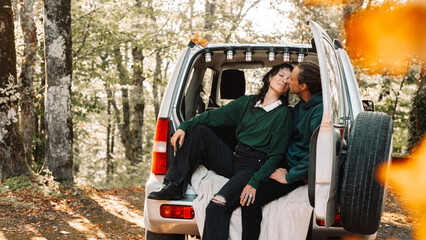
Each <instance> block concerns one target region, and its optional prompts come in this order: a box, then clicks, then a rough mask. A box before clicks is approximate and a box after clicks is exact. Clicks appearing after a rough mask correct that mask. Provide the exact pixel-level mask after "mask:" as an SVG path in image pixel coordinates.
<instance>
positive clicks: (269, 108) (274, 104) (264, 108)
mask: <svg viewBox="0 0 426 240" xmlns="http://www.w3.org/2000/svg"><path fill="white" fill-rule="evenodd" d="M260 103H261V102H260V100H259V101H257V102H256V104H255V105H254V107H260V108H263V110H265V111H267V112H270V111H272V110H274V109H275V108H277V107H279V106H281V104H283V103H282V102H281V100H279V99H278V100H277V101H276V102H274V103H271V104H269V105H268V106H266V107H262V105H261V104H260Z"/></svg>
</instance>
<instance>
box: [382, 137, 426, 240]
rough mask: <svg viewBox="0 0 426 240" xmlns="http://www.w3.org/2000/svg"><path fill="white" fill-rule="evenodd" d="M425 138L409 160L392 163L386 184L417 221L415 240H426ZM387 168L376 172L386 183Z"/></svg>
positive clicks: (383, 167) (384, 167)
mask: <svg viewBox="0 0 426 240" xmlns="http://www.w3.org/2000/svg"><path fill="white" fill-rule="evenodd" d="M425 159H426V137H425V138H423V141H422V143H421V144H420V145H419V146H418V147H417V148H416V149H415V150H414V152H412V153H411V155H410V158H409V159H407V160H404V161H402V162H398V163H396V162H394V163H392V165H391V166H390V167H389V173H388V179H387V180H388V182H389V184H390V185H391V186H393V187H394V188H395V189H396V191H395V194H396V195H398V196H399V197H402V198H404V199H406V200H407V201H406V202H407V206H405V207H406V208H407V209H410V210H412V211H410V212H411V213H412V214H413V215H414V217H415V218H416V219H417V220H418V221H419V223H420V224H419V225H415V226H414V227H415V231H414V232H415V234H416V235H417V236H416V239H426V194H424V193H425V192H426V185H425V183H426V161H425ZM386 172H387V166H381V167H380V168H379V171H378V178H379V180H380V181H381V182H382V183H384V182H386Z"/></svg>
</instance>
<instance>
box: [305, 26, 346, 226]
mask: <svg viewBox="0 0 426 240" xmlns="http://www.w3.org/2000/svg"><path fill="white" fill-rule="evenodd" d="M308 24H309V27H310V28H311V31H312V33H313V36H314V43H315V47H316V50H317V54H318V64H319V67H320V72H321V83H322V92H323V110H324V113H323V119H322V122H321V126H320V131H319V133H318V138H317V148H316V149H317V152H316V169H315V176H316V177H315V217H316V219H319V220H324V221H325V227H326V228H328V227H330V226H331V225H332V224H333V223H334V219H335V216H336V205H337V203H338V199H337V197H338V188H339V170H340V154H341V149H342V141H343V138H342V135H343V132H344V129H345V128H346V120H345V119H346V116H347V113H346V112H347V110H346V108H347V107H346V102H345V101H344V92H343V89H342V88H343V86H342V74H341V70H340V68H339V64H338V60H337V55H336V52H335V49H334V46H333V41H332V40H331V39H330V37H329V36H328V35H327V33H326V32H325V31H324V30H323V29H322V28H321V27H320V26H319V25H318V24H317V23H315V22H314V21H312V20H308Z"/></svg>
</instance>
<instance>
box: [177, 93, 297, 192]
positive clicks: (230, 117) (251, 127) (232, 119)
mask: <svg viewBox="0 0 426 240" xmlns="http://www.w3.org/2000/svg"><path fill="white" fill-rule="evenodd" d="M254 98H255V96H254V95H250V96H242V97H240V98H238V99H236V100H234V101H232V102H230V103H228V104H227V105H225V106H222V107H220V108H217V109H214V110H211V111H207V112H204V113H202V114H200V115H198V116H196V117H194V118H192V119H190V120H188V121H185V122H182V123H181V124H180V126H179V128H180V129H182V130H183V131H185V132H186V133H190V132H191V130H192V129H194V127H195V126H197V125H206V126H211V127H215V126H236V130H235V136H236V138H237V139H238V141H240V142H241V143H243V144H245V145H247V146H250V147H251V148H253V149H255V150H258V151H261V152H264V153H266V154H267V156H266V161H265V163H264V164H263V166H262V167H261V168H260V169H259V170H258V171H257V172H256V173H255V174H254V175H253V176H252V177H251V179H250V181H249V182H248V184H250V185H251V186H252V187H254V188H257V187H258V186H259V184H260V183H262V182H265V181H267V180H268V179H269V175H271V174H272V173H273V172H274V171H275V169H276V168H277V167H278V165H279V163H280V161H281V160H282V159H283V158H284V156H285V152H286V150H287V145H288V142H289V139H290V130H291V114H290V110H289V109H288V108H287V107H286V106H279V107H277V108H275V109H273V110H271V111H269V112H266V111H265V110H264V109H263V108H259V107H256V108H254V109H251V106H252V104H253V101H254Z"/></svg>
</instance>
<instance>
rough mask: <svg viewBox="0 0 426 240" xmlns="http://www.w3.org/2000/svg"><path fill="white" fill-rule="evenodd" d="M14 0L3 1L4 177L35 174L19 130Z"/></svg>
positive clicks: (0, 151) (0, 136)
mask: <svg viewBox="0 0 426 240" xmlns="http://www.w3.org/2000/svg"><path fill="white" fill-rule="evenodd" d="M14 27H15V26H14V21H13V12H12V5H11V1H10V0H2V1H0V42H1V44H0V62H1V65H2V66H1V67H0V156H1V157H0V179H4V178H8V177H14V176H19V175H31V170H30V168H29V167H28V164H27V161H26V159H25V149H24V144H23V142H22V137H21V134H20V132H19V126H18V116H17V101H18V98H19V93H18V92H17V88H18V86H17V80H16V79H17V73H16V50H15V36H14Z"/></svg>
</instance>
